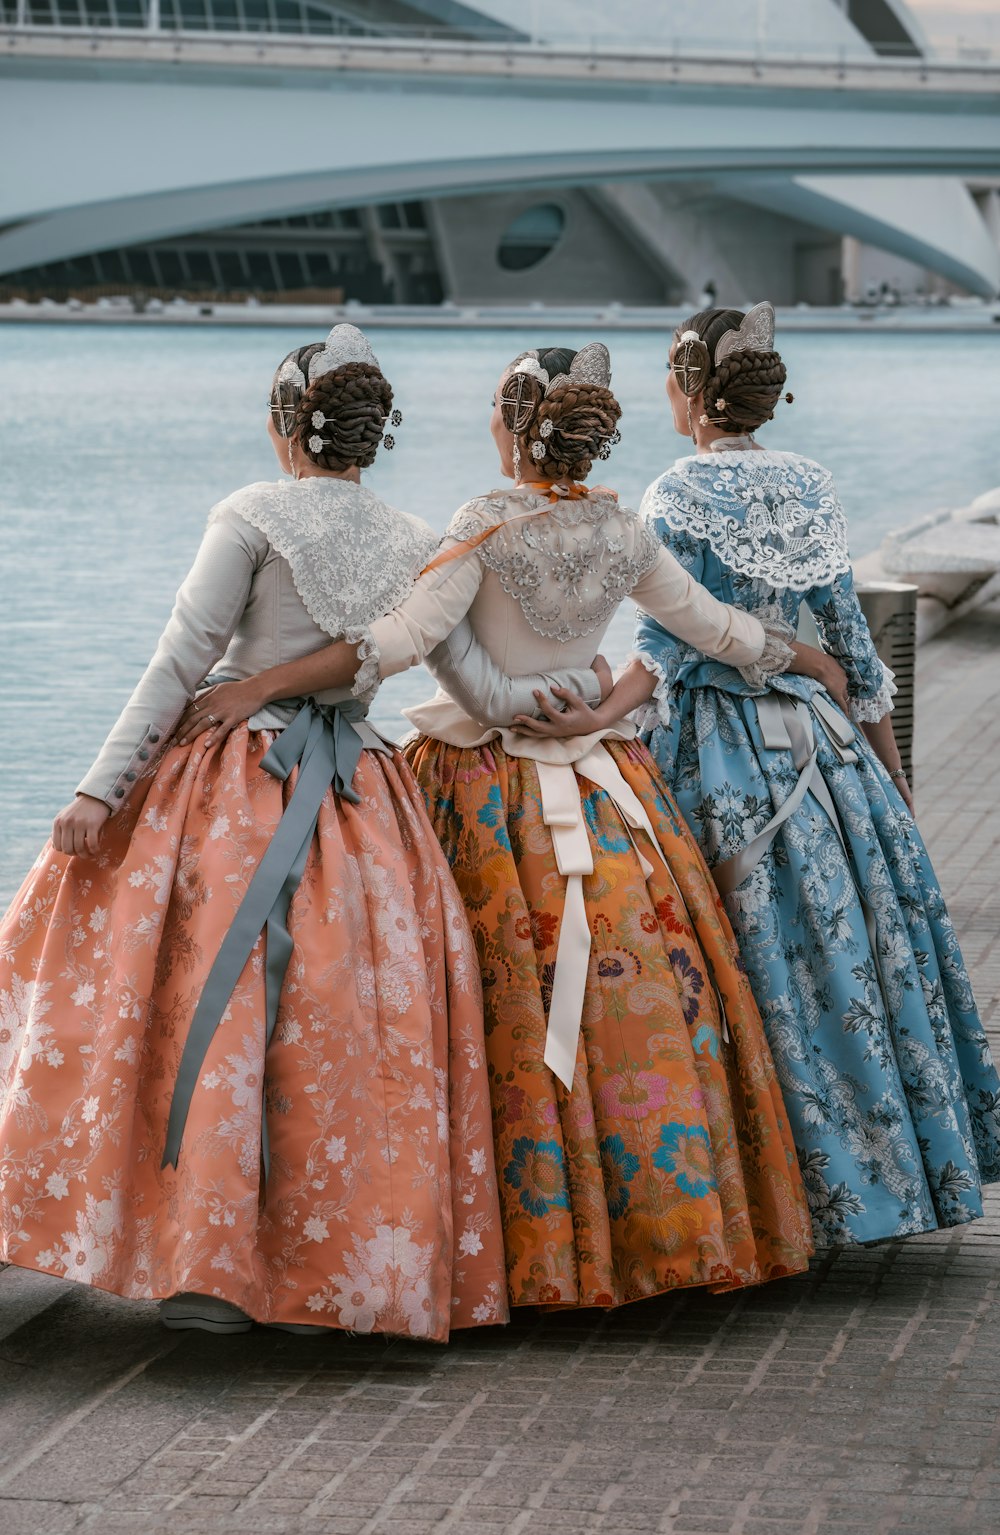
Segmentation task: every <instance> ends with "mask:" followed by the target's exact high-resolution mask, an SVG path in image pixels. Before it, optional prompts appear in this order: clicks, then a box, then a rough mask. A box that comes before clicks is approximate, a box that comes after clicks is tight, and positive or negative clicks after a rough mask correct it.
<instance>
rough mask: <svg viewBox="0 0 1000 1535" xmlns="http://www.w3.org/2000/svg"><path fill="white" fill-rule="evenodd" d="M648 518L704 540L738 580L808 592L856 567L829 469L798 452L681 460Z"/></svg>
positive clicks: (648, 505) (741, 452) (657, 485)
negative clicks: (756, 581) (749, 580)
mask: <svg viewBox="0 0 1000 1535" xmlns="http://www.w3.org/2000/svg"><path fill="white" fill-rule="evenodd" d="M641 510H642V512H643V514H644V515H645V516H646V517H647V518H662V519H663V521H664V522H665V523H666V525H667V527H668V528H672V529H673V530H674V531H675V532H679V533H688V534H690V535H691V537H693V538H699V539H704V541H705V542H706V543H707V544H708V546H709V548H710V549H711V550H712V553H713V554H715V555H716V556H717V557H718V558H719V559H720V560H721V561H722V563H723V564H724V565H726V566H728V568H729V569H730V570H732V571H734V572H736V574H737V575H741V576H744V577H747V578H749V579H751V580H762V581H766V582H767V583H768V584H769V585H770V586H772V587H774V588H775V589H776V590H782V589H788V590H790V591H794V592H805V591H808V590H810V588H811V587H814V586H826V585H828V584H829V582H831V581H833V580H834V579H835V578H836V577H837V576H839V575H843V573H844V572H845V571H847V570H849V569H850V563H851V562H850V555H849V553H848V548H847V523H846V520H845V517H844V512H843V508H842V507H841V505H840V501H839V499H838V497H837V492H836V489H835V487H834V483H833V478H832V476H831V475H830V472H829V470H827V469H824V468H823V467H822V466H821V465H820V464H814V463H813V462H812V461H811V460H810V459H808V458H801V457H799V455H798V454H797V453H775V452H771V451H764V452H757V453H753V452H749V453H748V452H747V451H746V450H745V449H725V450H721V451H718V452H714V453H711V454H694V455H691V456H690V457H688V458H680V459H678V460H677V462H676V463H675V464H674V466H673V468H672V469H668V470H667V472H666V474H664V475H662V476H661V478H660V479H658V480H655V481H654V482H653V484H652V485H651V486H650V487H649V489H648V490H647V491H646V494H645V496H644V497H643V499H642V508H641Z"/></svg>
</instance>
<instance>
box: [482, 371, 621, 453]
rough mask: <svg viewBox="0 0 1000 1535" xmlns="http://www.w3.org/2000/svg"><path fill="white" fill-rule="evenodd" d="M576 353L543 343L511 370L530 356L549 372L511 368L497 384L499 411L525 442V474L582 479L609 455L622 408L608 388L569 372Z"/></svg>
mask: <svg viewBox="0 0 1000 1535" xmlns="http://www.w3.org/2000/svg"><path fill="white" fill-rule="evenodd" d="M576 356H577V353H575V352H572V351H570V350H569V349H568V348H566V347H546V348H542V350H540V351H538V352H530V353H522V354H521V356H520V357H517V358H515V360H514V362H513V363H512V364H511V369H512V370H514V369H516V368H517V365H518V364H519V363H523V361H524V360H525V359H526V358H529V359H534V360H535V361H536V362H537V364H538V366H539V368H541V369H542V370H544V372H545V373H546V374H547V375H548V379H549V382H548V384H545V383H544V382H543V381H542V380H541V379H540V378H538V377H536V376H535V375H534V374H533V373H531V372H527V373H526V372H517V371H511V372H510V373H508V376H507V378H506V379H505V380H504V383H503V385H502V387H501V392H500V414H501V417H502V419H503V423H504V425H505V426H506V427H507V430H508V431H510V432H513V434H514V436H515V438H516V439H519V440H520V442H521V443H522V444H523V445H524V446H523V449H522V451H523V452H525V453H526V454H527V455H528V457H527V462H526V464H525V469H526V472H527V473H528V474H530V475H532V476H534V477H536V478H538V479H541V480H566V479H571V480H584V479H586V477H587V475H588V474H589V473H590V470H591V466H592V464H593V461H594V459H595V458H607V456H608V453H609V451H610V447H611V444H612V443H613V442H616V441H618V431H617V427H618V422H619V420H620V419H621V413H622V411H621V406H620V405H619V403H618V401H617V400H616V399H615V397H614V395H613V394H612V393H611V390H610V389H606V388H604V387H603V386H602V385H600V384H593V383H589V382H586V381H585V380H584V379H582V378H575V377H573V376H572V375H571V373H570V369H571V368H572V365H573V360H574V358H575V357H576Z"/></svg>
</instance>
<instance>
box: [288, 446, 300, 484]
mask: <svg viewBox="0 0 1000 1535" xmlns="http://www.w3.org/2000/svg"><path fill="white" fill-rule="evenodd" d="M288 472H289V474H290V475H291V477H292V479H293V480H297V479H298V477H299V471H298V470H297V469H296V467H295V462H294V460H293V458H292V439H291V438H290V437H289V439H288Z"/></svg>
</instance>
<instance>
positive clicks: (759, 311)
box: [715, 303, 774, 367]
mask: <svg viewBox="0 0 1000 1535" xmlns="http://www.w3.org/2000/svg"><path fill="white" fill-rule="evenodd" d="M773 351H774V306H773V304H768V303H763V304H755V305H754V306H753V308H752V309H748V310H747V312H746V314H745V315H744V316H743V320H742V323H741V324H740V327H739V329H738V330H727V331H726V333H725V335H724V336H722V337H720V339H719V341H718V342H717V343H716V347H715V366H716V367H718V366H719V363H720V362H722V360H723V358H724V357H728V356H729V355H730V353H732V352H773Z"/></svg>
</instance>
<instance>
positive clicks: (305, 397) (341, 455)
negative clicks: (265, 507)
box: [270, 327, 400, 472]
mask: <svg viewBox="0 0 1000 1535" xmlns="http://www.w3.org/2000/svg"><path fill="white" fill-rule="evenodd" d="M340 328H341V329H347V327H340ZM351 329H353V328H351ZM335 333H336V332H334V333H332V334H335ZM362 341H364V338H362ZM327 344H328V343H324V342H321V341H316V342H312V343H310V345H309V346H304V347H300V348H299V349H298V350H297V351H294V352H290V353H289V355H288V356H287V357H286V358H285V360H284V362H283V363H282V364H281V366H280V367H279V368H278V371H277V372H276V373H275V376H274V381H273V383H272V385H271V397H270V409H271V418H272V420H273V422H274V425H275V427H276V428H277V430H278V432H279V433H280V434H281V436H282V437H285V438H287V439H288V441H289V443H292V442H294V443H296V444H297V445H298V446H299V448H301V450H302V452H303V453H304V455H305V456H306V458H308V459H309V461H310V463H313V464H315V465H316V467H317V468H319V469H329V470H333V471H335V472H340V471H343V470H344V469H350V468H353V467H357V468H359V469H367V468H368V467H369V466H370V465H371V464H373V463H374V461H375V455H376V453H377V452H378V449H379V444H380V443H382V442H383V441H384V442H385V445H386V447H387V448H388V447H391V446H392V438H391V437H385V428H386V424H387V422H388V420H389V418H390V416H391V418H392V420H393V422H394V423H396V422H398V420H399V419H400V418H399V412H398V411H393V408H392V386H391V385H390V383H389V381H388V379H387V378H386V377H385V375H384V374H383V373H382V371H381V369H380V368H379V367H378V364H377V363H376V362H375V361H374V360H373V361H358V362H344V363H341V364H340V366H338V367H335V368H330V369H328V370H327V371H325V372H319V373H318V374H317V376H316V377H315V378H314V379H312V380H311V381H309V367H310V363H312V362H313V359H314V358H316V357H321V359H322V360H321V362H320V364H319V366H320V367H322V362H323V361H325V357H324V356H323V354H324V353H325V351H326V347H327ZM370 355H371V354H370Z"/></svg>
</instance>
